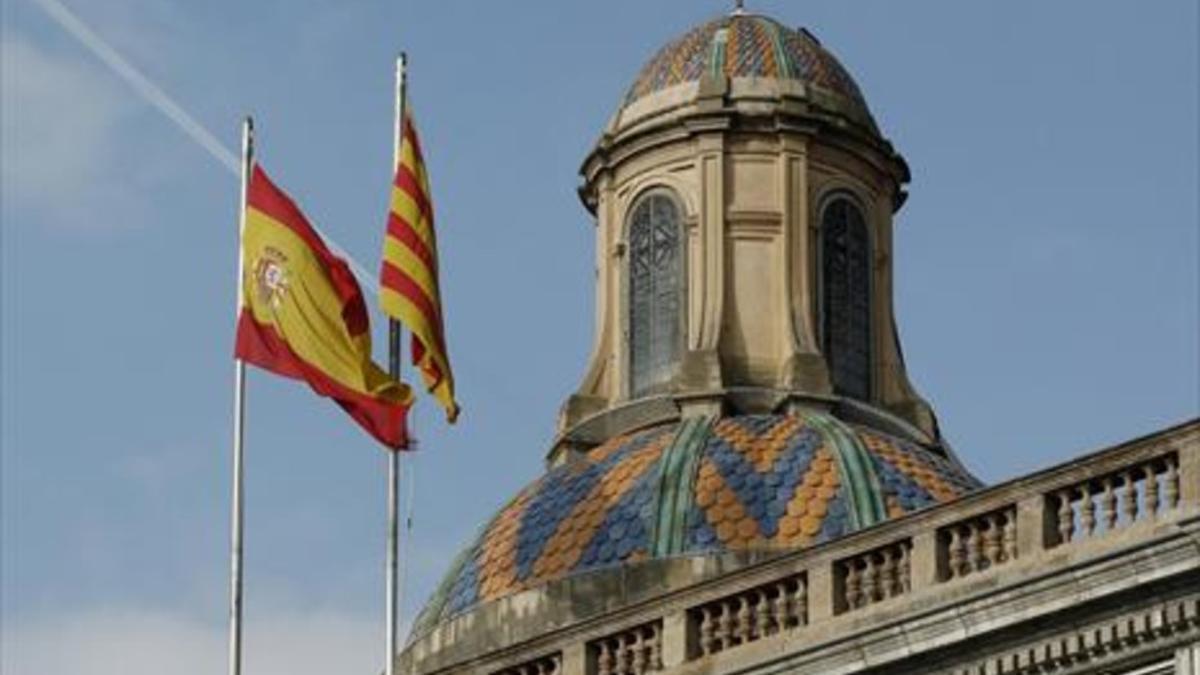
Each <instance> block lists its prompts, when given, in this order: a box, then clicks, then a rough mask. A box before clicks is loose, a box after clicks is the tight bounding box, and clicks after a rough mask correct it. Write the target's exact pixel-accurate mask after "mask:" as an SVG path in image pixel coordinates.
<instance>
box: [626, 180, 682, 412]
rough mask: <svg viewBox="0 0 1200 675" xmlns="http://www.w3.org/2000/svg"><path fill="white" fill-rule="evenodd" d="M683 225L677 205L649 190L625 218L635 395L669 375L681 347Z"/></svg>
mask: <svg viewBox="0 0 1200 675" xmlns="http://www.w3.org/2000/svg"><path fill="white" fill-rule="evenodd" d="M681 233H682V227H681V222H680V213H679V207H678V206H677V205H676V203H675V201H674V200H673V199H671V198H670V197H668V196H666V195H664V194H652V195H650V196H648V197H646V198H645V199H642V200H641V201H640V202H639V203H638V204H637V206H636V207H635V208H634V211H633V216H632V217H631V218H630V221H629V368H630V375H631V377H630V379H631V387H630V388H631V390H632V393H633V395H634V396H642V395H645V394H650V393H654V392H656V391H659V390H661V389H663V388H665V387H664V385H665V384H666V383H667V382H669V381H670V379H671V378H672V377H674V375H675V372H676V369H677V368H678V365H679V354H680V351H681V350H682V341H683V340H682V337H683V331H682V322H683V317H682V315H681V309H682V307H683V265H682V261H681V253H680V251H681V241H682V234H681Z"/></svg>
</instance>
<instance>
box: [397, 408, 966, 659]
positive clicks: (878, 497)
mask: <svg viewBox="0 0 1200 675" xmlns="http://www.w3.org/2000/svg"><path fill="white" fill-rule="evenodd" d="M980 486H981V483H980V482H979V481H978V480H977V479H975V478H974V477H972V476H970V475H969V474H968V473H966V472H965V471H964V470H963V469H962V468H961V467H960V466H958V465H957V464H955V463H953V462H951V461H949V460H947V459H945V458H943V457H942V456H940V455H937V454H934V453H933V452H930V451H929V450H926V449H924V448H922V447H920V446H917V445H914V444H912V443H908V442H906V441H902V440H900V439H897V438H893V437H890V436H887V435H884V434H881V433H879V432H876V431H874V430H870V429H865V428H861V427H852V426H849V425H846V424H845V423H843V422H841V421H839V420H837V419H835V418H833V417H832V416H830V415H828V414H824V413H817V412H805V413H803V414H800V415H742V416H733V417H724V418H720V419H716V420H707V419H702V418H697V419H694V420H691V421H684V422H676V423H671V424H667V425H663V426H659V427H656V428H652V429H647V430H643V431H639V432H635V433H632V434H628V435H623V436H619V437H616V438H613V439H611V440H609V441H608V442H606V443H604V444H603V445H601V446H599V447H597V448H595V449H593V450H592V451H591V452H589V453H588V454H587V456H586V457H585V458H584V459H582V460H581V461H579V462H575V463H571V464H567V465H565V466H559V467H556V468H554V469H551V470H550V471H548V472H547V473H546V474H545V475H543V476H542V477H540V478H539V479H537V480H535V481H534V482H533V483H531V484H530V485H529V486H527V487H526V488H525V489H523V490H522V491H521V492H520V493H519V494H518V495H517V496H516V497H514V498H513V499H512V500H511V501H510V502H509V503H508V504H507V505H505V506H504V507H503V508H502V509H501V510H500V512H499V513H498V514H497V515H496V516H495V517H494V518H493V519H492V520H491V522H489V523H488V524H487V525H486V526H485V527H484V528H483V530H482V531H481V532H480V533H479V535H478V536H477V537H476V538H475V540H474V541H473V542H471V543H470V545H468V546H467V548H466V549H465V550H464V551H463V553H462V554H461V555H460V556H459V557H458V559H456V561H455V563H454V564H453V565H452V566H451V570H450V571H449V573H448V574H447V576H446V578H445V580H444V581H443V583H442V585H441V586H440V587H439V589H438V590H437V592H436V593H435V594H434V596H433V598H431V599H430V601H429V602H428V604H427V605H426V608H425V610H424V611H423V612H422V615H421V616H420V617H419V618H418V621H417V625H416V628H415V629H414V631H413V634H414V635H417V634H420V633H422V632H423V631H424V630H425V629H427V628H428V627H430V626H431V625H433V624H435V623H437V622H439V621H441V620H443V619H445V618H448V617H450V616H453V615H455V614H458V613H461V612H464V611H466V610H469V609H470V608H472V607H474V606H475V605H477V604H479V603H481V602H486V601H488V600H494V599H496V598H500V597H503V596H506V595H510V594H512V593H515V592H518V591H521V590H523V589H526V588H531V587H535V586H538V585H540V584H544V583H546V582H548V581H552V580H555V579H560V578H563V577H566V576H570V575H575V574H579V573H583V572H588V571H593V570H602V569H606V568H614V567H617V566H620V565H622V564H629V563H634V562H637V561H639V560H645V559H647V558H652V557H660V556H665V555H711V554H719V553H723V552H727V551H739V550H752V549H768V550H770V549H795V548H803V547H807V546H812V545H815V544H819V543H821V542H824V541H828V540H831V539H836V538H837V537H840V536H842V535H844V534H847V533H849V532H852V531H855V530H857V529H860V528H862V527H867V526H869V525H872V524H874V523H876V522H880V521H882V520H885V519H887V518H892V517H897V516H900V515H903V514H905V513H908V512H911V511H914V510H916V509H920V508H924V507H926V506H930V505H934V504H938V503H943V502H947V501H951V500H953V499H956V498H958V497H959V496H961V495H963V494H965V493H967V492H969V491H971V490H974V489H976V488H978V487H980Z"/></svg>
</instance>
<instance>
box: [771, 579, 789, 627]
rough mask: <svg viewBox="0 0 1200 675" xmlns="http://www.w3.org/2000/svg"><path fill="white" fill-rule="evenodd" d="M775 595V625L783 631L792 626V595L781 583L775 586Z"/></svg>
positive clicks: (785, 585)
mask: <svg viewBox="0 0 1200 675" xmlns="http://www.w3.org/2000/svg"><path fill="white" fill-rule="evenodd" d="M775 594H776V595H775V625H776V626H778V627H779V630H785V629H787V628H789V627H790V626H791V625H792V607H791V605H792V595H791V593H788V587H787V584H786V583H784V582H782V581H781V582H779V583H777V584H775Z"/></svg>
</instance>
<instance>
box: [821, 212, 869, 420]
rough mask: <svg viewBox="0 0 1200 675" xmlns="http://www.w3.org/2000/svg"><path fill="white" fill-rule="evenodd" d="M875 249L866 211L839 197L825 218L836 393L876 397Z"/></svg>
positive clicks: (828, 353)
mask: <svg viewBox="0 0 1200 675" xmlns="http://www.w3.org/2000/svg"><path fill="white" fill-rule="evenodd" d="M870 252H871V245H870V233H869V232H868V231H867V224H866V221H865V220H863V215H862V211H860V210H859V209H858V207H857V206H855V205H854V203H853V202H851V201H850V200H849V199H846V198H845V197H837V198H835V199H833V200H832V201H830V202H829V203H828V205H826V207H825V210H824V211H823V212H822V214H821V264H822V269H821V275H822V277H821V281H822V283H821V289H822V296H823V297H822V298H821V308H822V317H821V319H822V321H821V328H822V332H821V337H822V340H823V347H824V352H825V358H826V360H827V362H828V363H829V372H830V376H831V377H832V379H833V389H834V391H835V392H836V393H838V394H843V395H845V396H850V397H853V398H857V399H862V400H866V399H869V398H870V397H871V254H870Z"/></svg>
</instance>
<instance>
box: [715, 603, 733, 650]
mask: <svg viewBox="0 0 1200 675" xmlns="http://www.w3.org/2000/svg"><path fill="white" fill-rule="evenodd" d="M717 640H719V641H720V642H721V649H729V646H730V645H732V644H733V610H731V609H730V607H729V603H728V602H722V603H721V618H720V620H719V622H718V623H717Z"/></svg>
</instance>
